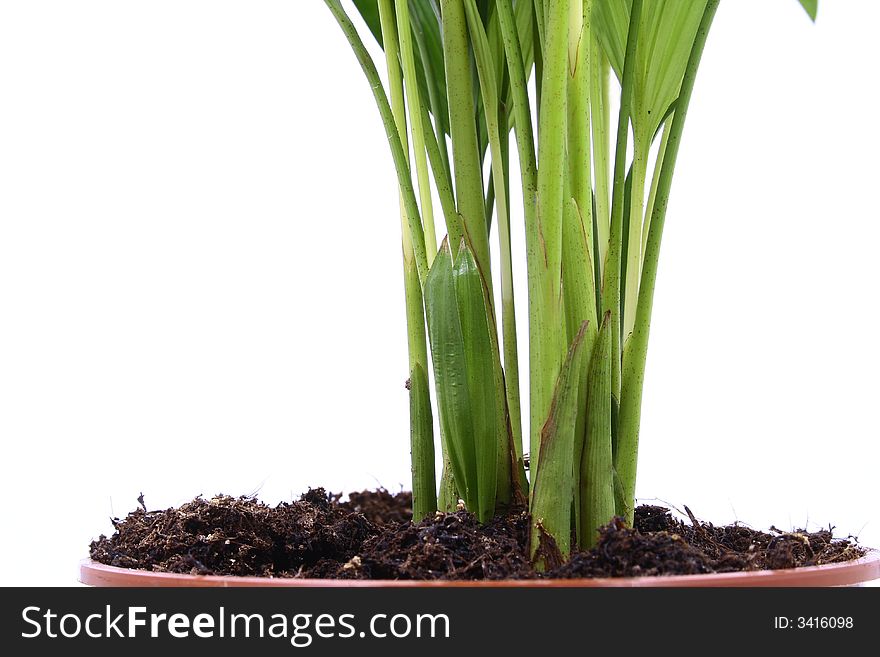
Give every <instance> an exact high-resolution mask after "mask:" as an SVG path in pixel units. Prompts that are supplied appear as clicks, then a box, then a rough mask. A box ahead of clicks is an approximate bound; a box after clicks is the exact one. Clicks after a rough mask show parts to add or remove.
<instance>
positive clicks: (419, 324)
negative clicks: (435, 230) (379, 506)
mask: <svg viewBox="0 0 880 657" xmlns="http://www.w3.org/2000/svg"><path fill="white" fill-rule="evenodd" d="M379 16H380V20H381V24H382V37H383V42H384V44H385V53H386V64H387V67H388V81H389V85H388V86H389V90H390V92H391V110H392V114H393V116H394V122H395V125H396V126H397V134H398V137H399V140H400V143H401V144H406V143H407V133H406V110H405V107H404V91H403V77H402V73H401V70H400V66H399V64H398V51H397V36H396V34H395V25H394V11H393V9H392V7H391V0H379ZM407 159H408V158H407ZM407 178H408V179H409V175H408V176H407ZM413 195H414V194H413ZM400 213H401V230H402V242H403V269H404V293H405V301H406V324H407V343H408V352H409V388H410V452H411V455H412V486H413V519H414V520H416V521H417V520H420V519H421V518H423V517H425V516H426V515H429V514H430V513H433V512H434V511H436V509H437V484H436V478H435V473H434V425H433V419H432V416H431V398H430V392H429V388H428V385H427V383H428V381H427V370H428V349H427V334H426V332H425V315H424V313H425V310H424V300H423V297H422V282H421V279H420V277H419V271H418V267H417V266H416V264H415V259H414V255H413V250H412V246H411V244H412V231H411V230H410V226H409V222H408V221H407V215H408V212H407V208H406V203H405V200H404V192H403V190H402V189H401V190H400ZM435 251H436V249H435Z"/></svg>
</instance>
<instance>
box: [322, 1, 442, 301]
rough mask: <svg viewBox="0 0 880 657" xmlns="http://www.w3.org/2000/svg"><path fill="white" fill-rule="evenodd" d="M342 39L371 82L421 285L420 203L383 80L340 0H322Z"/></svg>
mask: <svg viewBox="0 0 880 657" xmlns="http://www.w3.org/2000/svg"><path fill="white" fill-rule="evenodd" d="M324 4H326V5H327V7H328V9H330V12H331V13H332V14H333V17H334V18H335V19H336V22H337V23H339V27H340V28H342V32H343V34H344V35H345V38H346V39H347V40H348V43H349V45H351V48H352V50H353V51H354V54H355V57H357V60H358V63H359V64H360V65H361V69H362V70H363V72H364V75H365V76H366V78H367V81H368V82H369V84H370V88H371V89H372V91H373V98H374V99H375V101H376V106H377V107H378V108H379V115H380V116H381V118H382V125H383V126H384V127H385V135H386V137H387V138H388V145H389V147H390V149H391V157H392V159H393V160H394V169H395V171H396V172H397V182H398V185H399V187H400V193H401V194H402V196H403V203H404V206H405V208H406V215H407V221H406V228H407V230H408V233H409V239H404V240H403V248H404V253H407V251H408V250H411V251H412V257H413V258H414V260H415V263H416V267H417V268H418V272H419V280H420V281H422V283H423V284H424V281H425V278H426V277H427V275H428V259H427V256H426V253H425V235H424V232H423V230H422V220H421V217H420V216H419V204H418V202H417V201H416V195H415V190H414V189H413V184H412V178H411V177H410V170H409V164H408V163H407V157H406V151H405V150H404V147H403V142H402V141H401V139H400V134H399V133H398V129H397V122H396V121H395V118H394V112H393V111H392V109H391V105H390V103H389V102H388V97H387V96H386V95H385V91H384V89H383V87H382V80H381V79H380V78H379V72H378V71H377V70H376V65H375V63H373V59H372V57H370V53H369V51H368V50H367V49H366V47H365V46H364V43H363V41H362V40H361V38H360V35H358V33H357V29H356V28H355V26H354V24H353V23H352V22H351V19H350V18H349V17H348V14H346V13H345V10H344V9H343V8H342V5H341V4H340V2H339V0H324Z"/></svg>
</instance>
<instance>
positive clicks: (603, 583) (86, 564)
mask: <svg viewBox="0 0 880 657" xmlns="http://www.w3.org/2000/svg"><path fill="white" fill-rule="evenodd" d="M875 579H880V550H870V551H869V552H868V553H867V554H866V555H865V556H864V557H861V558H860V559H854V560H853V561H846V562H843V563H832V564H827V565H824V566H805V567H803V568H792V569H789V570H755V571H746V572H738V573H713V574H708V575H673V576H669V577H616V578H596V579H556V580H551V579H534V580H500V581H473V582H462V581H443V580H435V581H411V580H343V579H281V578H277V579H273V578H269V577H233V576H218V575H179V574H177V573H156V572H152V571H149V570H130V569H127V568H116V567H114V566H105V565H104V564H100V563H96V562H94V561H91V560H86V561H83V563H82V565H81V566H80V575H79V580H80V582H82V583H83V584H87V585H89V586H101V587H120V586H132V587H134V586H138V587H153V586H170V587H174V586H193V587H230V586H252V587H259V586H269V587H279V586H280V587H340V588H345V587H356V588H371V587H376V588H387V587H394V588H412V587H425V588H446V587H456V588H457V587H472V588H496V587H529V588H573V587H643V586H645V587H670V586H673V587H706V586H712V587H752V586H772V587H803V586H858V585H861V584H864V583H865V582H870V581H871V580H875Z"/></svg>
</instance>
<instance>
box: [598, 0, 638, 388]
mask: <svg viewBox="0 0 880 657" xmlns="http://www.w3.org/2000/svg"><path fill="white" fill-rule="evenodd" d="M641 13H642V0H633V2H632V7H631V9H630V19H629V31H628V34H630V35H633V36H635V35H636V34H638V27H639V20H640V17H641ZM637 41H638V40H637V39H636V38H632V39H627V42H626V55H625V57H624V65H623V84H622V87H621V93H620V112H619V114H618V118H617V145H616V147H615V151H614V187H613V192H612V201H611V230H610V238H609V246H608V260H607V263H606V266H605V280H604V285H603V292H602V302H603V308H602V310H603V313H605V312H610V313H611V327H612V329H613V330H612V335H611V339H612V345H611V356H612V358H611V396H612V405H613V404H614V403H615V402H614V400H620V390H621V376H620V370H621V345H620V342H621V308H620V295H621V287H622V286H621V274H622V272H621V266H622V257H623V210H624V203H625V199H624V187H625V184H626V147H627V139H628V136H629V120H630V116H631V110H632V97H633V78H634V67H635V63H636V62H635V54H636V45H637Z"/></svg>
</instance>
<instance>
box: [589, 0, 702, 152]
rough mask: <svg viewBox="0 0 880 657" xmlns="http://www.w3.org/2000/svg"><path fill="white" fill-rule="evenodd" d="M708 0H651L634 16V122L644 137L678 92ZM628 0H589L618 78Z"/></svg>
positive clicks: (651, 132)
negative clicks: (639, 15)
mask: <svg viewBox="0 0 880 657" xmlns="http://www.w3.org/2000/svg"><path fill="white" fill-rule="evenodd" d="M706 3H707V0H686V1H682V0H651V1H650V2H645V3H644V5H643V9H642V14H641V17H640V21H639V31H638V36H637V39H638V47H637V50H636V67H635V78H634V80H633V115H632V120H633V125H634V126H635V128H636V130H638V131H639V134H638V135H637V137H643V141H647V140H649V139H651V137H652V136H653V135H655V134H656V131H657V128H658V126H659V125H660V124H661V123H662V121H663V119H664V118H665V116H666V114H667V112H668V111H669V108H670V106H671V105H672V103H673V102H674V101H675V99H676V98H677V97H678V91H679V88H680V87H681V79H682V76H683V75H684V67H685V65H686V64H687V60H688V57H689V56H690V52H691V47H692V46H693V43H694V37H695V36H696V33H697V27H698V26H699V24H700V20H701V18H702V16H703V12H704V11H705V8H706ZM631 6H632V0H594V3H593V29H594V31H595V34H596V37H597V38H598V40H599V43H600V44H601V45H602V48H603V50H604V51H605V53H606V55H607V57H608V60H609V61H610V63H611V67H612V68H613V69H614V72H615V74H616V75H617V77H618V79H620V78H621V77H622V75H623V59H624V52H625V50H626V43H627V31H628V26H629V12H630V7H631Z"/></svg>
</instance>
